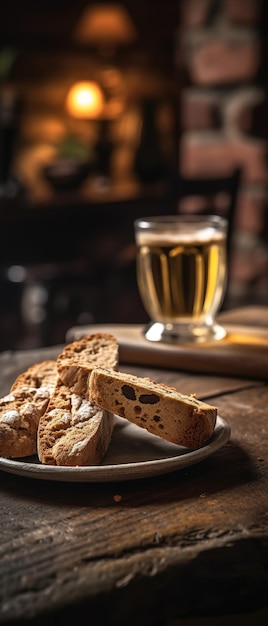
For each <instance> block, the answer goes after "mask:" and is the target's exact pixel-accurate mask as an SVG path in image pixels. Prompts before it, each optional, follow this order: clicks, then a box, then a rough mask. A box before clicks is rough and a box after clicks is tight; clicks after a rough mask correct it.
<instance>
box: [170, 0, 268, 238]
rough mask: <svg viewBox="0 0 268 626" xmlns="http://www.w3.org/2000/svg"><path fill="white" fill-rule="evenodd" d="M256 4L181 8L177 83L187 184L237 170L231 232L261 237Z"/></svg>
mask: <svg viewBox="0 0 268 626" xmlns="http://www.w3.org/2000/svg"><path fill="white" fill-rule="evenodd" d="M262 9H263V6H262V2H261V0H181V2H180V14H181V15H180V34H179V38H178V66H179V70H180V71H181V73H182V75H183V79H182V82H183V85H184V87H183V91H182V105H181V120H182V122H181V123H182V138H181V148H180V163H181V169H182V171H183V173H184V174H185V175H187V176H197V175H202V174H204V175H206V174H207V175H213V174H215V175H217V174H221V173H229V172H230V170H231V169H232V168H233V167H235V166H237V165H239V166H240V167H242V171H243V177H242V187H241V191H240V194H239V202H238V212H237V221H236V223H237V227H238V228H239V230H241V229H242V230H249V231H251V232H255V233H256V234H259V233H261V231H262V229H263V223H264V219H265V213H266V211H267V209H266V201H267V197H266V196H267V194H266V181H267V129H264V132H263V134H262V132H261V129H259V128H258V124H257V123H256V120H258V115H259V111H260V110H261V109H263V110H264V109H265V106H266V105H267V102H266V85H265V84H264V81H262V80H261V68H262V64H263V63H264V59H263V48H262V35H261V20H262Z"/></svg>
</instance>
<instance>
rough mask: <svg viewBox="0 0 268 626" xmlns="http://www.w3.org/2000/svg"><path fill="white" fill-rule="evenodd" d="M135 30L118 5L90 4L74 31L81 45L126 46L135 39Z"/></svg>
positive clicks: (125, 11)
mask: <svg viewBox="0 0 268 626" xmlns="http://www.w3.org/2000/svg"><path fill="white" fill-rule="evenodd" d="M136 36H137V33H136V28H135V26H134V24H133V22H132V20H131V18H130V16H129V14H128V12H127V10H126V9H125V7H123V6H122V5H120V4H100V5H98V4H91V5H90V6H88V7H86V8H85V9H84V11H83V13H82V15H81V17H80V19H79V21H78V23H77V26H76V28H75V31H74V39H75V40H76V41H77V42H78V43H80V44H83V45H96V46H106V45H110V46H120V45H128V44H130V43H132V41H134V39H135V38H136Z"/></svg>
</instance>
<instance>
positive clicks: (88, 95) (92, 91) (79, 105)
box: [66, 81, 104, 119]
mask: <svg viewBox="0 0 268 626" xmlns="http://www.w3.org/2000/svg"><path fill="white" fill-rule="evenodd" d="M103 106H104V99H103V94H102V91H101V89H100V87H99V86H98V85H97V83H94V82H89V81H84V82H79V83H75V84H74V85H72V87H70V89H69V91H68V94H67V98H66V108H67V111H68V113H69V114H70V115H71V116H72V117H76V118H80V119H91V118H92V119H94V118H98V117H100V115H101V113H102V111H103Z"/></svg>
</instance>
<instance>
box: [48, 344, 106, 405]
mask: <svg viewBox="0 0 268 626" xmlns="http://www.w3.org/2000/svg"><path fill="white" fill-rule="evenodd" d="M94 367H108V368H109V369H117V367H118V344H117V340H116V338H115V337H114V335H110V334H108V333H95V334H92V335H87V336H86V337H82V339H79V340H77V341H74V342H72V343H70V344H68V345H67V346H66V347H65V348H64V349H63V351H62V352H61V353H60V355H59V356H58V358H57V368H58V374H59V377H60V379H61V380H62V382H63V383H64V384H65V385H66V386H67V387H69V388H70V389H71V391H72V392H73V393H76V394H77V395H79V396H81V395H83V396H84V395H86V394H87V392H88V378H89V376H90V374H91V372H92V370H93V368H94Z"/></svg>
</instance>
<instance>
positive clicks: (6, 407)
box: [0, 361, 58, 458]
mask: <svg viewBox="0 0 268 626" xmlns="http://www.w3.org/2000/svg"><path fill="white" fill-rule="evenodd" d="M57 377H58V375H57V366H56V361H43V362H41V363H38V364H34V365H32V366H31V367H29V368H28V370H26V371H25V372H23V373H22V374H19V376H18V377H17V378H16V380H15V381H14V383H13V384H12V386H11V389H10V393H9V394H7V395H6V396H4V397H3V398H0V456H2V457H5V458H20V457H25V456H31V455H32V454H36V450H37V427H38V423H39V419H40V417H41V415H43V413H44V412H45V410H46V408H47V406H48V403H49V400H50V397H51V394H52V392H53V390H54V388H55V384H56V380H57Z"/></svg>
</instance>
